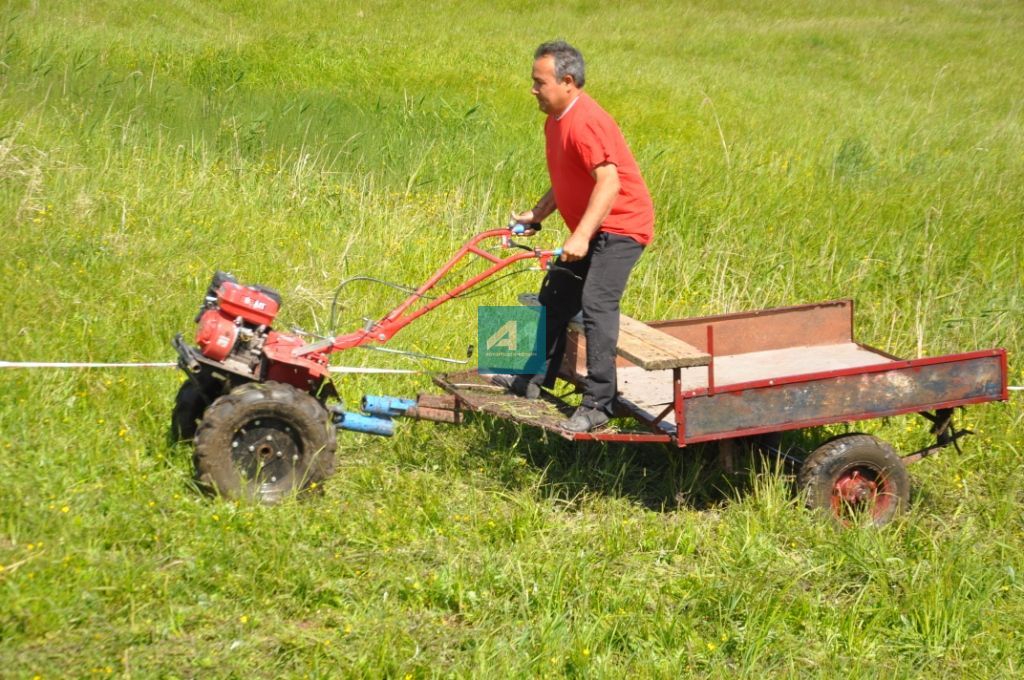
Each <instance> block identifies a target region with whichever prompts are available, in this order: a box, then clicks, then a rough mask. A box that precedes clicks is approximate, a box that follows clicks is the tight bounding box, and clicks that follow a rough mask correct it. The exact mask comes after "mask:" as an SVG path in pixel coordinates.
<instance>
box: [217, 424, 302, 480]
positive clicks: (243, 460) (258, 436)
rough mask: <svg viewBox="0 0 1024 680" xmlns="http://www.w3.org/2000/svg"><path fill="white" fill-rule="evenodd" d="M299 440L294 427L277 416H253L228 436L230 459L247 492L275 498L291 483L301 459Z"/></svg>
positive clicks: (300, 443)
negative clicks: (244, 483) (229, 437)
mask: <svg viewBox="0 0 1024 680" xmlns="http://www.w3.org/2000/svg"><path fill="white" fill-rule="evenodd" d="M302 458H303V451H302V442H301V439H300V438H299V437H298V436H297V434H296V432H295V428H293V427H292V426H291V425H289V424H288V423H286V422H285V421H283V420H281V419H279V418H267V417H263V418H254V419H252V420H250V421H249V422H247V423H245V424H244V425H243V426H242V427H240V428H238V430H236V431H235V434H234V435H233V436H232V437H231V459H232V462H233V463H234V465H235V468H236V469H237V470H238V471H239V473H240V474H241V475H242V477H243V479H245V480H246V481H247V482H248V484H249V487H250V490H251V492H252V493H253V494H254V495H256V496H259V497H260V498H262V499H264V500H276V499H277V498H279V497H280V496H281V495H282V494H283V493H285V492H286V491H288V490H289V489H291V488H292V487H293V486H294V483H293V480H294V477H295V469H296V467H297V466H298V465H299V463H300V462H301V461H302Z"/></svg>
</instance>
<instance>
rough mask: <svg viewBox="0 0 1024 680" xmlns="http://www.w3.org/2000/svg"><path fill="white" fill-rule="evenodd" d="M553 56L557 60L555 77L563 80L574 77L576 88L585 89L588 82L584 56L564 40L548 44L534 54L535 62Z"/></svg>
mask: <svg viewBox="0 0 1024 680" xmlns="http://www.w3.org/2000/svg"><path fill="white" fill-rule="evenodd" d="M549 55H550V56H551V57H553V58H554V60H555V77H556V78H558V79H559V80H561V79H562V78H564V77H565V76H566V75H570V76H572V79H573V80H574V81H575V82H576V87H583V83H584V82H585V81H586V72H585V67H584V66H583V55H582V54H580V51H579V50H578V49H576V48H575V47H573V46H572V45H570V44H569V43H567V42H565V41H564V40H553V41H551V42H546V43H544V44H543V45H541V46H540V47H538V48H537V51H536V52H534V53H533V58H534V60H537V59H540V58H541V57H546V56H549Z"/></svg>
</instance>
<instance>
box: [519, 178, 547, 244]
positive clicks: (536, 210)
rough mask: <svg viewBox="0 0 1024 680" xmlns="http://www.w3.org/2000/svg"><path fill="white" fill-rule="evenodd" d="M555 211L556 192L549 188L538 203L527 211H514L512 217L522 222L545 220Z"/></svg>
mask: <svg viewBox="0 0 1024 680" xmlns="http://www.w3.org/2000/svg"><path fill="white" fill-rule="evenodd" d="M553 212H555V192H554V191H552V190H551V189H550V188H548V190H547V191H546V192H544V195H543V196H541V198H540V200H539V201H537V204H536V205H534V206H533V207H532V208H531V209H529V210H527V211H525V212H521V213H515V212H514V213H512V219H513V220H515V221H516V222H519V223H520V224H529V223H531V222H543V221H544V220H546V219H547V218H548V217H549V216H550V215H551V213H553ZM531 233H532V232H531ZM528 235H529V234H527V236H528Z"/></svg>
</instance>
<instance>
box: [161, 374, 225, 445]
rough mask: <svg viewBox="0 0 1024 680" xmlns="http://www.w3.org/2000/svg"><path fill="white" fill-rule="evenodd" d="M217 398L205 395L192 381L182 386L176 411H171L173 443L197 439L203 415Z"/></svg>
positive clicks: (175, 400)
mask: <svg viewBox="0 0 1024 680" xmlns="http://www.w3.org/2000/svg"><path fill="white" fill-rule="evenodd" d="M215 396H216V395H214V396H213V397H211V396H208V395H205V394H203V391H202V390H201V389H200V388H199V386H198V385H196V384H195V383H194V382H193V381H191V380H186V381H185V382H183V383H182V384H181V387H179V388H178V395H177V396H176V397H175V398H174V410H173V411H171V432H170V437H171V443H177V442H182V441H191V440H192V439H195V436H196V430H197V429H199V421H200V420H202V419H203V413H204V412H205V411H206V408H207V407H208V406H209V405H210V403H211V402H212V401H213V398H214V397H215Z"/></svg>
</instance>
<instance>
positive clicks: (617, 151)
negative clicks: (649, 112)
mask: <svg viewBox="0 0 1024 680" xmlns="http://www.w3.org/2000/svg"><path fill="white" fill-rule="evenodd" d="M544 138H545V142H546V143H545V150H546V152H547V159H548V175H550V177H551V188H552V190H553V191H554V194H555V205H556V206H558V212H559V213H561V215H562V219H564V220H565V223H566V224H567V225H569V230H570V231H575V230H576V227H577V226H578V225H579V223H580V220H581V219H582V218H583V213H584V212H586V210H587V203H588V202H589V201H590V194H591V193H592V192H593V191H594V185H595V184H596V182H595V180H594V178H593V177H592V176H591V174H590V173H591V171H592V170H593V169H594V168H595V167H597V166H598V165H600V164H601V163H613V164H614V165H615V167H616V169H617V170H618V173H619V195H618V197H616V199H615V203H614V204H613V205H612V210H611V212H610V213H609V214H608V217H606V218H605V220H604V222H602V223H601V229H600V230H601V231H607V232H609V233H612V234H622V235H623V236H629V237H630V238H632V239H634V240H636V241H638V242H639V243H642V244H643V245H647V244H648V243H650V242H651V238H652V237H653V236H654V204H653V203H652V202H651V195H650V193H649V192H648V191H647V185H646V184H644V179H643V177H641V176H640V168H639V167H638V166H637V164H636V161H635V160H634V159H633V154H632V153H630V151H629V147H628V146H627V145H626V140H625V138H624V137H623V136H622V132H621V131H620V130H619V126H618V125H616V124H615V121H614V120H612V117H611V116H610V115H608V113H606V112H605V110H604V109H602V108H601V107H600V106H598V104H597V102H595V101H594V100H593V99H591V98H590V97H589V96H587V95H586V94H585V93H583V92H581V93H580V96H579V98H578V99H577V100H576V102H575V103H574V104H573V105H572V107H571V108H570V109H569V110H568V111H566V112H565V113H564V114H563V115H562V118H561V119H560V120H556V119H555V117H554V116H548V119H547V121H546V122H545V123H544Z"/></svg>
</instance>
